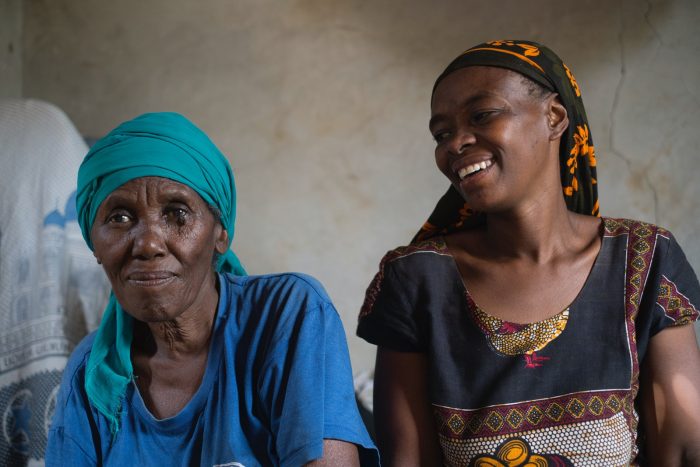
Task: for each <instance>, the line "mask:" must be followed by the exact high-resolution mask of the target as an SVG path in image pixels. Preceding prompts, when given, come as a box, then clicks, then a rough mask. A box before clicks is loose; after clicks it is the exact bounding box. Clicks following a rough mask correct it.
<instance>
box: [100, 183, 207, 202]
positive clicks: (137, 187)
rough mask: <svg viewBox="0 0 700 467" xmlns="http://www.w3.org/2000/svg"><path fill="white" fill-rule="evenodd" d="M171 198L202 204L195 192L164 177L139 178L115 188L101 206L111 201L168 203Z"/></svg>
mask: <svg viewBox="0 0 700 467" xmlns="http://www.w3.org/2000/svg"><path fill="white" fill-rule="evenodd" d="M172 198H182V199H184V200H187V201H189V202H192V203H198V202H201V203H204V200H203V199H202V198H201V197H200V196H199V195H198V194H197V192H196V191H194V190H193V189H192V188H190V187H189V186H187V185H185V184H183V183H180V182H176V181H175V180H171V179H169V178H164V177H139V178H135V179H133V180H129V181H128V182H126V183H124V184H123V185H121V186H119V187H118V188H116V189H115V190H114V191H112V192H111V193H110V194H109V195H107V197H106V198H105V200H104V202H103V204H108V203H109V202H110V201H112V200H129V201H133V202H144V203H145V202H148V201H152V200H158V201H168V200H171V199H172Z"/></svg>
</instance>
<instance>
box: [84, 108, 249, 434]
mask: <svg viewBox="0 0 700 467" xmlns="http://www.w3.org/2000/svg"><path fill="white" fill-rule="evenodd" d="M139 177H164V178H169V179H171V180H175V181H176V182H180V183H182V184H184V185H187V186H189V187H190V188H192V189H193V190H194V191H196V192H197V193H198V194H199V196H201V197H202V199H203V200H204V201H206V202H207V203H208V204H210V205H213V206H216V207H217V208H218V209H219V211H220V212H221V217H220V221H221V224H222V225H223V227H224V228H225V229H226V231H227V232H228V240H229V245H228V246H229V248H228V249H227V252H226V254H224V255H222V256H221V257H220V258H219V261H218V263H217V269H218V270H219V271H223V272H232V273H234V274H237V275H245V270H244V269H243V266H242V265H241V263H240V262H239V260H238V258H237V257H236V255H235V254H234V253H233V251H231V250H230V247H231V241H232V240H233V232H234V228H233V227H234V221H235V218H236V187H235V185H234V181H233V172H232V170H231V166H230V164H229V162H228V160H227V159H226V158H225V157H224V155H223V154H221V152H220V151H219V149H218V148H217V147H216V146H215V145H214V143H212V142H211V140H210V139H209V138H208V137H207V135H205V134H204V133H203V132H202V130H200V129H199V128H197V127H196V126H195V125H194V124H192V122H190V121H189V120H187V119H186V118H185V117H183V116H182V115H179V114H176V113H165V112H164V113H149V114H144V115H141V116H140V117H137V118H135V119H133V120H130V121H128V122H124V123H122V124H121V125H119V126H118V127H117V128H115V129H114V130H112V132H110V133H109V134H108V135H107V136H105V137H104V138H102V139H101V140H99V141H98V142H97V143H96V144H95V145H94V146H93V147H92V149H90V152H88V154H87V155H86V156H85V159H84V160H83V163H82V164H81V166H80V170H79V171H78V194H77V199H76V207H77V209H78V221H79V223H80V229H81V230H82V233H83V238H84V239H85V241H86V242H87V244H88V246H89V247H90V249H92V248H93V246H92V241H91V240H90V229H91V228H92V224H93V222H94V221H95V216H96V214H97V209H98V208H99V207H100V204H102V201H104V200H105V198H106V197H107V196H108V195H109V194H110V193H111V192H112V191H114V190H115V189H116V188H118V187H120V186H121V185H123V184H124V183H126V182H128V181H129V180H133V179H135V178H139ZM132 332H133V318H131V316H129V315H128V314H127V313H125V312H124V310H123V309H122V307H121V305H120V304H119V302H118V301H117V299H116V298H115V296H114V294H111V296H110V298H109V303H108V304H107V308H106V309H105V311H104V314H103V316H102V322H101V323H100V327H99V329H98V330H97V334H96V335H95V339H94V341H93V344H92V351H91V353H90V357H89V359H88V363H87V368H86V371H85V390H86V392H87V396H88V399H89V400H90V402H91V403H92V404H93V405H94V406H95V407H96V408H97V410H99V411H100V413H102V414H103V415H104V416H105V417H107V419H108V420H109V423H110V428H111V430H112V433H113V434H116V432H117V431H118V430H119V417H120V412H121V404H122V400H123V398H124V395H125V393H126V387H127V385H128V384H129V382H130V381H131V379H132V378H133V367H132V366H131V340H132Z"/></svg>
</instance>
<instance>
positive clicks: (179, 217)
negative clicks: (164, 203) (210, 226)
mask: <svg viewBox="0 0 700 467" xmlns="http://www.w3.org/2000/svg"><path fill="white" fill-rule="evenodd" d="M165 214H166V216H167V217H168V218H169V219H171V220H173V221H175V223H177V224H178V225H185V224H186V223H187V219H188V218H189V215H190V213H189V211H188V210H187V209H185V208H182V207H170V208H168V209H167V210H166V212H165Z"/></svg>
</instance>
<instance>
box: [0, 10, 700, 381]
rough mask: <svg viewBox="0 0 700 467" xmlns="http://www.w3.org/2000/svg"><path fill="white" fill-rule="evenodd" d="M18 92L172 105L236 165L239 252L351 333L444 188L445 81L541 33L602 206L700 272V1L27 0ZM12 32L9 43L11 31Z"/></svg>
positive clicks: (98, 115) (117, 108) (79, 115)
mask: <svg viewBox="0 0 700 467" xmlns="http://www.w3.org/2000/svg"><path fill="white" fill-rule="evenodd" d="M24 8H25V10H24V56H23V86H24V95H25V96H27V97H36V98H42V99H46V100H48V101H50V102H53V103H54V104H57V105H58V106H60V107H61V108H62V109H63V110H64V111H66V112H67V114H68V115H69V116H70V117H71V118H72V119H73V120H74V122H75V123H76V125H77V126H78V128H79V129H80V130H81V131H82V132H83V134H85V135H86V136H91V137H99V136H100V135H102V134H104V133H105V132H107V131H108V130H109V129H111V128H112V127H114V126H115V125H116V124H118V123H119V122H121V121H123V120H125V119H128V118H131V117H133V116H135V115H137V114H139V113H142V112H147V111H154V110H173V111H178V112H182V113H184V114H186V115H187V116H189V117H190V118H191V119H192V120H194V121H195V122H196V123H197V124H198V125H200V126H201V127H202V128H203V129H204V130H205V131H206V132H207V133H208V134H209V135H210V136H211V137H212V139H213V140H214V141H215V142H216V143H217V144H218V145H219V147H220V148H221V149H222V150H223V151H224V153H225V154H227V156H228V157H229V158H230V160H231V162H232V165H233V167H234V171H235V173H236V176H237V184H238V196H239V217H238V224H237V230H236V239H235V241H234V248H235V249H236V251H237V252H238V253H239V256H240V257H241V259H242V261H243V262H244V264H245V265H246V266H247V268H248V270H249V271H250V272H251V273H265V272H274V271H286V270H297V271H303V272H307V273H310V274H312V275H315V276H316V277H318V278H319V279H320V280H321V281H322V282H323V283H324V284H325V286H326V288H327V290H328V291H329V293H330V295H331V297H332V298H333V300H334V302H335V304H336V306H337V308H338V310H339V312H340V314H341V316H342V318H343V321H344V323H345V326H346V332H347V334H348V337H349V345H350V350H351V355H352V358H353V366H354V369H355V370H356V371H358V370H361V369H364V368H371V367H372V366H373V358H374V357H373V356H374V348H373V347H372V346H370V345H368V344H365V343H364V342H363V341H360V340H359V339H357V338H355V337H354V328H355V324H356V316H357V312H358V310H359V308H360V305H361V303H362V299H363V296H364V291H365V288H366V287H367V285H368V284H369V282H370V280H371V279H372V277H373V275H374V273H375V272H376V270H377V265H378V262H379V259H380V258H381V256H382V255H383V254H384V252H386V251H387V250H388V249H390V248H393V247H394V246H397V245H400V244H405V243H406V242H407V241H408V240H409V239H410V238H411V237H412V235H413V233H414V232H415V231H416V229H417V228H418V227H419V226H420V225H421V224H422V222H423V221H424V220H425V219H426V217H427V215H428V214H429V213H430V211H431V210H432V208H433V206H434V204H435V202H436V200H437V199H438V197H439V196H440V195H441V194H442V193H443V192H444V190H445V189H446V186H447V183H446V181H445V180H444V179H443V177H442V176H441V175H440V174H439V172H438V171H437V169H436V168H435V165H434V162H433V156H432V153H433V142H432V140H431V136H430V134H429V132H428V130H427V122H428V118H429V98H430V91H431V88H432V84H433V81H434V79H435V77H436V76H437V75H438V74H439V72H440V71H441V70H442V69H443V67H444V66H445V65H446V64H447V63H448V62H449V61H450V60H451V59H452V58H453V57H454V56H456V55H457V54H458V53H459V52H461V51H462V50H464V49H465V48H467V47H468V46H470V45H473V44H476V43H478V42H481V41H484V40H490V39H499V38H530V39H533V40H536V41H540V42H543V43H545V44H547V45H549V46H550V47H551V48H552V49H554V50H555V51H556V52H558V53H559V54H560V55H561V56H562V57H564V59H565V61H566V62H567V64H568V65H569V67H570V68H571V69H572V70H573V72H574V73H575V74H576V77H577V80H578V83H579V85H580V87H581V89H582V92H583V96H584V102H586V104H587V112H588V116H589V119H590V122H591V125H590V126H591V132H592V136H593V141H594V143H595V146H596V154H597V157H598V173H599V188H600V196H601V212H602V214H603V215H608V216H621V217H631V218H639V219H642V220H646V221H651V222H655V223H658V224H661V225H663V226H665V227H667V228H669V229H670V230H671V231H672V232H674V233H675V234H676V237H677V239H678V241H679V242H680V244H681V246H683V247H684V249H685V251H686V254H687V255H688V257H689V259H690V261H691V263H692V264H693V265H694V267H695V269H696V270H697V271H700V243H699V242H698V241H697V233H698V232H700V204H698V202H697V199H698V198H699V197H700V184H698V183H696V180H697V179H698V176H700V169H699V168H698V164H699V163H700V157H699V156H698V151H699V149H700V131H698V129H699V128H700V96H699V95H698V91H697V88H696V87H695V86H694V83H695V81H696V80H697V79H696V78H697V76H700V58H699V57H700V45H699V43H698V41H697V28H696V25H697V24H698V22H700V3H699V2H697V1H696V0H667V1H657V0H654V1H641V0H620V1H608V0H578V1H561V0H532V1H528V2H522V1H519V0H502V1H499V2H481V1H477V0H470V1H464V0H443V1H439V2H419V1H415V2H405V1H401V0H371V1H370V0H345V1H341V0H290V1H277V0H239V1H235V2H232V1H228V0H208V1H205V2H192V1H187V0H151V1H148V2H143V1H138V0H120V1H106V0H89V1H88V0H27V1H26V3H25V7H24ZM3 37H4V36H3Z"/></svg>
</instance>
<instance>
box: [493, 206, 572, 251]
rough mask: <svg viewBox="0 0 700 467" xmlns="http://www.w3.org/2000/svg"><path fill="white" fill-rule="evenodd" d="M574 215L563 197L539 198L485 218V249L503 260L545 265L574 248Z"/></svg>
mask: <svg viewBox="0 0 700 467" xmlns="http://www.w3.org/2000/svg"><path fill="white" fill-rule="evenodd" d="M575 223H576V222H575V215H574V214H573V213H571V212H570V211H569V210H568V209H567V207H566V202H565V201H564V198H563V196H561V195H558V196H547V195H546V194H543V196H539V197H538V199H537V200H533V201H532V202H527V203H523V204H522V205H520V206H519V207H518V208H517V209H514V210H511V211H506V212H499V213H490V214H488V215H487V216H486V227H485V228H486V232H485V236H484V238H485V241H486V247H487V249H488V251H490V252H498V256H499V257H501V258H503V259H508V258H511V259H522V260H527V261H531V262H533V263H539V264H542V263H547V262H549V261H550V260H552V259H553V258H556V257H557V256H558V255H559V254H561V253H562V252H564V251H567V250H568V249H570V248H571V247H572V246H573V243H574V242H575V239H576V225H575Z"/></svg>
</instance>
